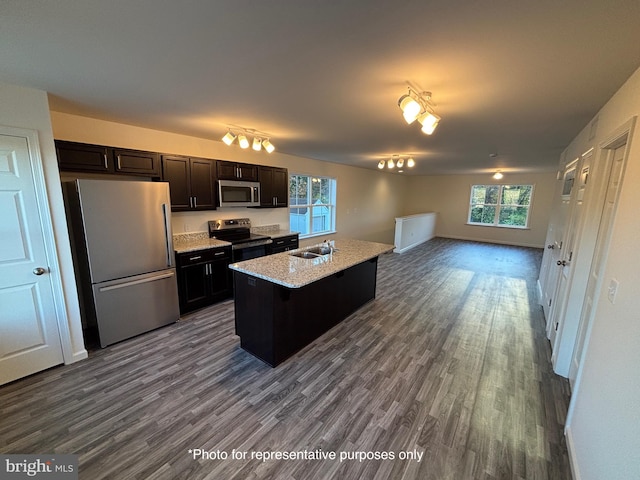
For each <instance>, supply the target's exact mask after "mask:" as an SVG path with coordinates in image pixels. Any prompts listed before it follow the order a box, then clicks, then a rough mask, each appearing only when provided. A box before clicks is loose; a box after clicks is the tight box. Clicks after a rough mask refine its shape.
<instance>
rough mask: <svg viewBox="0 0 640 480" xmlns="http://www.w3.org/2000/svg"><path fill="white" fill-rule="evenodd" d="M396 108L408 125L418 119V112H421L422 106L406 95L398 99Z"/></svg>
mask: <svg viewBox="0 0 640 480" xmlns="http://www.w3.org/2000/svg"><path fill="white" fill-rule="evenodd" d="M398 106H399V107H400V110H402V116H403V117H404V120H405V121H406V122H407V123H408V124H411V123H413V122H414V121H415V119H416V118H418V115H419V114H420V110H422V106H421V105H420V104H419V103H418V102H417V101H416V100H415V99H414V98H413V97H412V96H411V95H408V94H407V95H403V96H401V97H400V99H399V100H398Z"/></svg>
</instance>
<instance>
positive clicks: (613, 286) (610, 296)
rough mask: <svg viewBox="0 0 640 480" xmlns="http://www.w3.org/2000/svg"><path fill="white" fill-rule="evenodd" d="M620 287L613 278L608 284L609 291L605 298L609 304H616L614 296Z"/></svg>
mask: <svg viewBox="0 0 640 480" xmlns="http://www.w3.org/2000/svg"><path fill="white" fill-rule="evenodd" d="M619 286H620V282H618V280H616V279H615V278H612V279H611V282H610V283H609V291H608V292H607V298H608V299H609V301H610V302H611V303H616V295H617V294H618V287H619Z"/></svg>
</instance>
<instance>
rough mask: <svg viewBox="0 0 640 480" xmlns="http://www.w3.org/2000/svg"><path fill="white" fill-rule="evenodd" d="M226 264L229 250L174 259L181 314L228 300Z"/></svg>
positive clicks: (214, 249) (230, 289)
mask: <svg viewBox="0 0 640 480" xmlns="http://www.w3.org/2000/svg"><path fill="white" fill-rule="evenodd" d="M230 262H231V247H223V248H213V249H207V250H197V251H193V252H187V253H179V254H177V255H176V265H177V271H178V297H179V298H180V313H181V314H184V313H188V312H191V311H193V310H197V309H198V308H203V307H206V306H208V305H212V304H213V303H215V302H219V301H220V300H224V299H225V298H229V297H231V295H232V294H233V292H232V283H231V271H230V270H229V268H228V267H229V263H230Z"/></svg>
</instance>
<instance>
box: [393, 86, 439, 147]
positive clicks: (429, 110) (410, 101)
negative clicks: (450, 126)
mask: <svg viewBox="0 0 640 480" xmlns="http://www.w3.org/2000/svg"><path fill="white" fill-rule="evenodd" d="M408 88H409V93H407V94H405V95H402V96H401V97H400V99H399V100H398V106H399V107H400V110H402V116H403V117H404V119H405V121H406V122H407V123H408V124H411V123H413V122H414V121H416V120H418V123H419V124H420V125H422V128H421V130H422V132H423V133H426V134H427V135H431V134H432V133H433V132H434V130H435V129H436V127H437V126H438V124H439V123H440V117H439V116H438V115H436V113H435V111H434V107H435V105H434V104H433V102H432V101H431V92H418V91H416V90H414V89H413V88H412V87H411V86H409V87H408Z"/></svg>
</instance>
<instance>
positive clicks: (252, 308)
mask: <svg viewBox="0 0 640 480" xmlns="http://www.w3.org/2000/svg"><path fill="white" fill-rule="evenodd" d="M377 270H378V258H377V257H376V258H373V259H371V260H368V261H366V262H363V263H360V264H358V265H355V266H353V267H350V268H348V269H346V270H343V271H341V272H338V273H336V274H334V275H332V276H330V277H325V278H322V279H320V280H318V281H316V282H313V283H311V284H309V285H306V286H304V287H301V288H287V287H283V286H281V285H278V284H275V283H272V282H270V281H268V280H264V279H261V278H257V277H254V276H252V275H247V274H245V273H241V272H237V271H234V272H233V277H234V298H235V300H234V301H235V321H236V334H237V335H238V336H239V337H240V346H241V347H242V348H243V349H244V350H246V351H247V352H249V353H251V354H252V355H254V356H256V357H258V358H259V359H260V360H262V361H264V362H265V363H267V364H269V365H271V366H272V367H275V366H276V365H278V364H279V363H282V362H283V361H284V360H285V359H287V358H288V357H290V356H291V355H293V354H294V353H296V352H297V351H298V350H300V349H302V348H303V347H305V346H307V345H309V344H310V343H311V342H313V341H314V340H315V339H316V338H318V337H319V336H320V335H322V334H323V333H325V332H326V331H327V330H329V329H330V328H332V327H333V326H335V325H337V324H338V323H340V322H341V321H342V320H344V319H345V318H346V317H348V316H349V315H350V314H351V313H353V312H355V311H356V310H357V309H358V308H360V307H361V306H362V305H364V304H365V303H367V302H368V301H370V300H373V299H374V298H375V294H376V274H377Z"/></svg>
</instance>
